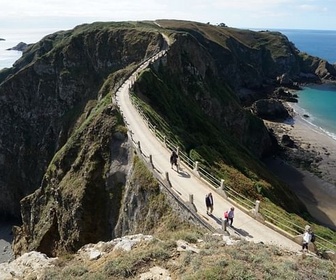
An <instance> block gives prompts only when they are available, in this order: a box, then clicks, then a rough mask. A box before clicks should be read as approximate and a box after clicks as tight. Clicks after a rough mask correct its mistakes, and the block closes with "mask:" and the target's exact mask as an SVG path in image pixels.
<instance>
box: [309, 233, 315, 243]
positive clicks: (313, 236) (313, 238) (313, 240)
mask: <svg viewBox="0 0 336 280" xmlns="http://www.w3.org/2000/svg"><path fill="white" fill-rule="evenodd" d="M315 240H316V237H315V234H314V232H312V233H311V239H310V241H311V242H315Z"/></svg>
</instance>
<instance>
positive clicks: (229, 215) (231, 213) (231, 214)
mask: <svg viewBox="0 0 336 280" xmlns="http://www.w3.org/2000/svg"><path fill="white" fill-rule="evenodd" d="M233 218H234V207H231V209H230V210H229V211H228V212H227V218H226V222H227V223H228V224H229V226H230V227H232V224H233Z"/></svg>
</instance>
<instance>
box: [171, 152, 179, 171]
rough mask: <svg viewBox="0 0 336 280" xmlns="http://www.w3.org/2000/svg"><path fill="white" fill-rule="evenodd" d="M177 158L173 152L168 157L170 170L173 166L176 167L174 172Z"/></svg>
mask: <svg viewBox="0 0 336 280" xmlns="http://www.w3.org/2000/svg"><path fill="white" fill-rule="evenodd" d="M177 158H178V155H177V153H176V152H175V151H172V153H171V155H170V164H171V168H173V166H174V165H175V166H176V170H177V171H178V165H177Z"/></svg>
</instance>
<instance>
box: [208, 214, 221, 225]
mask: <svg viewBox="0 0 336 280" xmlns="http://www.w3.org/2000/svg"><path fill="white" fill-rule="evenodd" d="M207 216H208V217H210V218H211V219H213V220H215V222H216V223H217V224H219V225H220V226H221V225H222V221H223V220H222V219H221V218H217V217H215V216H214V215H212V214H210V215H207Z"/></svg>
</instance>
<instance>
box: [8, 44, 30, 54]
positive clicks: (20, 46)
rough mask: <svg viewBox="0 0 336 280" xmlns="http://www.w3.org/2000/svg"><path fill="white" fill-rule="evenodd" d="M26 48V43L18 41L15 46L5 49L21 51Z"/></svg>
mask: <svg viewBox="0 0 336 280" xmlns="http://www.w3.org/2000/svg"><path fill="white" fill-rule="evenodd" d="M27 48H28V45H27V44H26V43H24V42H20V43H18V44H17V45H16V46H14V47H12V48H9V49H7V50H8V51H20V52H23V51H25V50H26V49H27Z"/></svg>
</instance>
